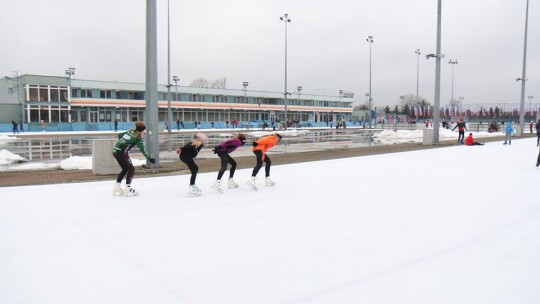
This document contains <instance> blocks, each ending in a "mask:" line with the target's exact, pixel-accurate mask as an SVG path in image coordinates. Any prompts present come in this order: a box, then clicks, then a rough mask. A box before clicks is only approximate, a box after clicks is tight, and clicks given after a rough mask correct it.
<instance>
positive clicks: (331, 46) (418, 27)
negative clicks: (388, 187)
mask: <svg viewBox="0 0 540 304" xmlns="http://www.w3.org/2000/svg"><path fill="white" fill-rule="evenodd" d="M0 3H1V6H0V7H2V10H0V25H1V28H2V31H0V42H1V43H0V77H3V76H10V75H11V74H12V71H17V70H18V71H20V72H22V73H23V74H44V75H57V76H63V75H64V71H65V69H66V68H67V67H75V68H76V75H75V78H79V79H96V80H107V81H114V80H117V81H127V82H144V81H145V35H146V33H145V28H146V13H145V10H146V1H145V0H93V1H73V0H47V1H42V0H18V1H8V0H0ZM525 8H526V0H492V1H480V0H451V1H445V0H443V6H442V53H443V54H445V56H446V57H445V58H444V59H443V61H442V65H441V66H442V70H441V105H444V104H446V103H448V101H449V100H450V99H451V95H452V66H451V65H450V64H448V61H449V60H450V59H457V60H458V62H459V63H458V64H457V65H454V98H455V99H457V98H458V97H464V101H465V103H466V104H472V103H500V102H513V103H518V102H519V100H520V92H521V86H520V83H518V82H516V81H515V79H516V78H518V77H521V73H522V64H523V44H524V29H525ZM157 9H158V53H159V54H158V65H159V66H158V73H159V82H160V83H161V84H165V83H166V82H167V1H166V0H157ZM284 13H288V14H289V17H290V18H291V19H292V22H291V23H289V24H288V90H289V92H295V91H296V87H297V86H302V87H303V90H302V92H303V93H315V94H326V95H338V91H339V90H348V91H352V92H354V93H355V98H354V100H355V102H364V101H365V94H366V92H368V91H369V43H368V42H366V38H367V36H369V35H372V36H373V37H374V42H373V44H372V95H373V100H374V104H375V105H386V104H390V105H392V104H396V103H398V102H399V96H400V95H406V94H416V76H417V73H416V67H417V55H416V54H415V53H414V51H415V50H416V49H420V52H421V53H422V55H421V57H420V85H419V87H420V88H419V95H420V96H421V97H423V98H425V99H427V101H429V102H431V103H433V99H434V90H435V89H434V78H435V60H433V59H430V60H426V58H425V56H424V55H425V54H429V53H435V50H436V38H437V0H414V1H402V0H363V1H358V0H324V1H323V0H264V1H263V0H227V1H223V0H197V1H179V0H171V1H170V17H171V75H178V76H179V77H180V84H181V85H188V84H189V83H190V82H191V81H192V80H193V79H195V78H206V79H210V80H214V79H217V78H220V77H226V78H227V88H229V89H241V88H242V82H243V81H249V87H248V89H252V90H263V91H283V89H284V53H285V25H284V22H282V21H280V20H279V17H280V16H283V14H284ZM539 15H540V4H539V3H538V1H531V3H530V7H529V35H528V37H529V39H528V51H527V53H528V56H527V78H528V79H529V81H528V82H527V92H526V101H527V102H528V99H527V96H530V95H534V96H535V99H534V100H536V101H538V102H540V70H539V67H540V39H539V38H540V16H539Z"/></svg>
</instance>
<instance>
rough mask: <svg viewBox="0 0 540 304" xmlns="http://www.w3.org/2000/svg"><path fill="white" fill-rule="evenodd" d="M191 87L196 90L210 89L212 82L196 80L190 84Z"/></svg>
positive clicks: (201, 79)
mask: <svg viewBox="0 0 540 304" xmlns="http://www.w3.org/2000/svg"><path fill="white" fill-rule="evenodd" d="M189 86H190V87H194V88H209V87H210V81H209V80H207V79H204V78H196V79H194V80H193V81H192V82H191V83H190V84H189Z"/></svg>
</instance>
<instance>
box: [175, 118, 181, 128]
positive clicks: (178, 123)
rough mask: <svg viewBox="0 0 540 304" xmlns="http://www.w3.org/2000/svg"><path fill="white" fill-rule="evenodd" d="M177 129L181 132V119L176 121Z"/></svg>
mask: <svg viewBox="0 0 540 304" xmlns="http://www.w3.org/2000/svg"><path fill="white" fill-rule="evenodd" d="M176 129H177V130H178V131H180V119H177V120H176Z"/></svg>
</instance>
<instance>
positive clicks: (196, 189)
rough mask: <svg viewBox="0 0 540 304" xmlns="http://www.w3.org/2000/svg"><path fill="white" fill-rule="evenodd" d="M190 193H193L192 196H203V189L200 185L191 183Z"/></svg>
mask: <svg viewBox="0 0 540 304" xmlns="http://www.w3.org/2000/svg"><path fill="white" fill-rule="evenodd" d="M188 194H189V195H191V196H201V194H202V190H201V189H199V187H197V186H195V185H191V186H189V189H188Z"/></svg>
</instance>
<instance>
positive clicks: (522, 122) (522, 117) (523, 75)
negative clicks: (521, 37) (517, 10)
mask: <svg viewBox="0 0 540 304" xmlns="http://www.w3.org/2000/svg"><path fill="white" fill-rule="evenodd" d="M528 21H529V0H527V8H526V10H525V42H524V45H523V70H522V72H521V101H520V104H519V127H520V128H519V134H518V135H519V136H523V129H524V127H525V82H526V81H527V78H526V74H527V73H526V70H527V25H528Z"/></svg>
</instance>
